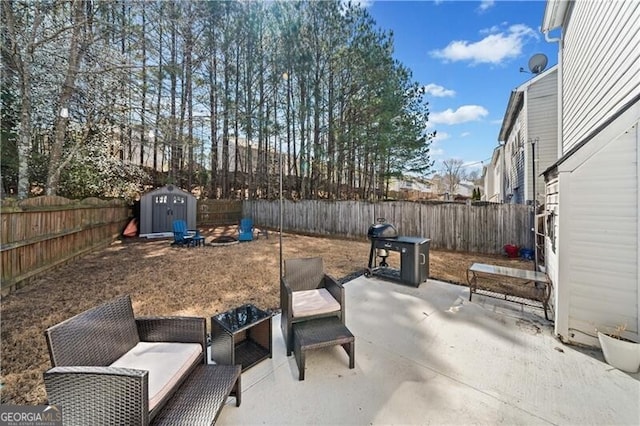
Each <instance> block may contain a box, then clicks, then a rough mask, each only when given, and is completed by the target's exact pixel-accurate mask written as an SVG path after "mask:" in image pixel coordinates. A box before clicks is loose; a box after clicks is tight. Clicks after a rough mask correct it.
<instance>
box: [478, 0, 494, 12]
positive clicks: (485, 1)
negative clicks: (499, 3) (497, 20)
mask: <svg viewBox="0 0 640 426" xmlns="http://www.w3.org/2000/svg"><path fill="white" fill-rule="evenodd" d="M495 3H496V2H495V0H482V1H481V2H480V7H478V11H479V12H480V13H482V12H486V11H487V10H488V9H491V8H492V7H493V6H494V5H495Z"/></svg>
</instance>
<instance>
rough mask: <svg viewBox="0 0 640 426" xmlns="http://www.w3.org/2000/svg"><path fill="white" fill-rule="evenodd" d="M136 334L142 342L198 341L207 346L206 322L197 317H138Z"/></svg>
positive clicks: (204, 346)
mask: <svg viewBox="0 0 640 426" xmlns="http://www.w3.org/2000/svg"><path fill="white" fill-rule="evenodd" d="M136 326H137V327H138V335H139V336H140V340H141V341H143V342H176V343H200V344H201V345H202V350H203V351H204V352H206V350H205V349H206V347H207V322H206V319H205V318H199V317H177V316H172V317H139V318H136Z"/></svg>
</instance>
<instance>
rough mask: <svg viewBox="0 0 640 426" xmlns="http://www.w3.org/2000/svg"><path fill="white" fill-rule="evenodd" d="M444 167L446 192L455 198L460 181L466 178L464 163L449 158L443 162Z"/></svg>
mask: <svg viewBox="0 0 640 426" xmlns="http://www.w3.org/2000/svg"><path fill="white" fill-rule="evenodd" d="M442 166H443V172H444V173H443V179H444V188H445V191H446V192H448V193H449V194H451V195H452V196H453V195H455V193H456V191H457V190H458V185H459V184H460V181H462V180H463V179H464V178H465V175H464V169H463V162H462V160H459V159H457V158H449V159H447V160H443V161H442Z"/></svg>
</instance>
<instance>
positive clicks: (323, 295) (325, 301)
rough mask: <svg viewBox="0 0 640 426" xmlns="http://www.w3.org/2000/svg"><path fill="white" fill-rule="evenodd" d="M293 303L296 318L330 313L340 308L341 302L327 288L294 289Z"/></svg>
mask: <svg viewBox="0 0 640 426" xmlns="http://www.w3.org/2000/svg"><path fill="white" fill-rule="evenodd" d="M292 305H293V306H292V308H293V317H294V318H302V317H309V316H312V315H321V314H328V313H330V312H336V311H339V310H340V304H339V303H338V301H337V300H336V299H334V298H333V296H332V295H331V293H329V292H328V291H327V289H326V288H318V289H315V290H303V291H294V292H293V298H292Z"/></svg>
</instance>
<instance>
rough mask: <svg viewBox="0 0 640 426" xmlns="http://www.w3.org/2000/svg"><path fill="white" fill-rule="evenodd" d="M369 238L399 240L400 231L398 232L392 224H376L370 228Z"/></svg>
mask: <svg viewBox="0 0 640 426" xmlns="http://www.w3.org/2000/svg"><path fill="white" fill-rule="evenodd" d="M367 237H368V238H369V239H370V240H373V239H376V238H397V237H398V231H397V230H396V228H395V226H393V225H392V224H390V223H376V224H374V225H371V226H370V227H369V231H368V232H367Z"/></svg>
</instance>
